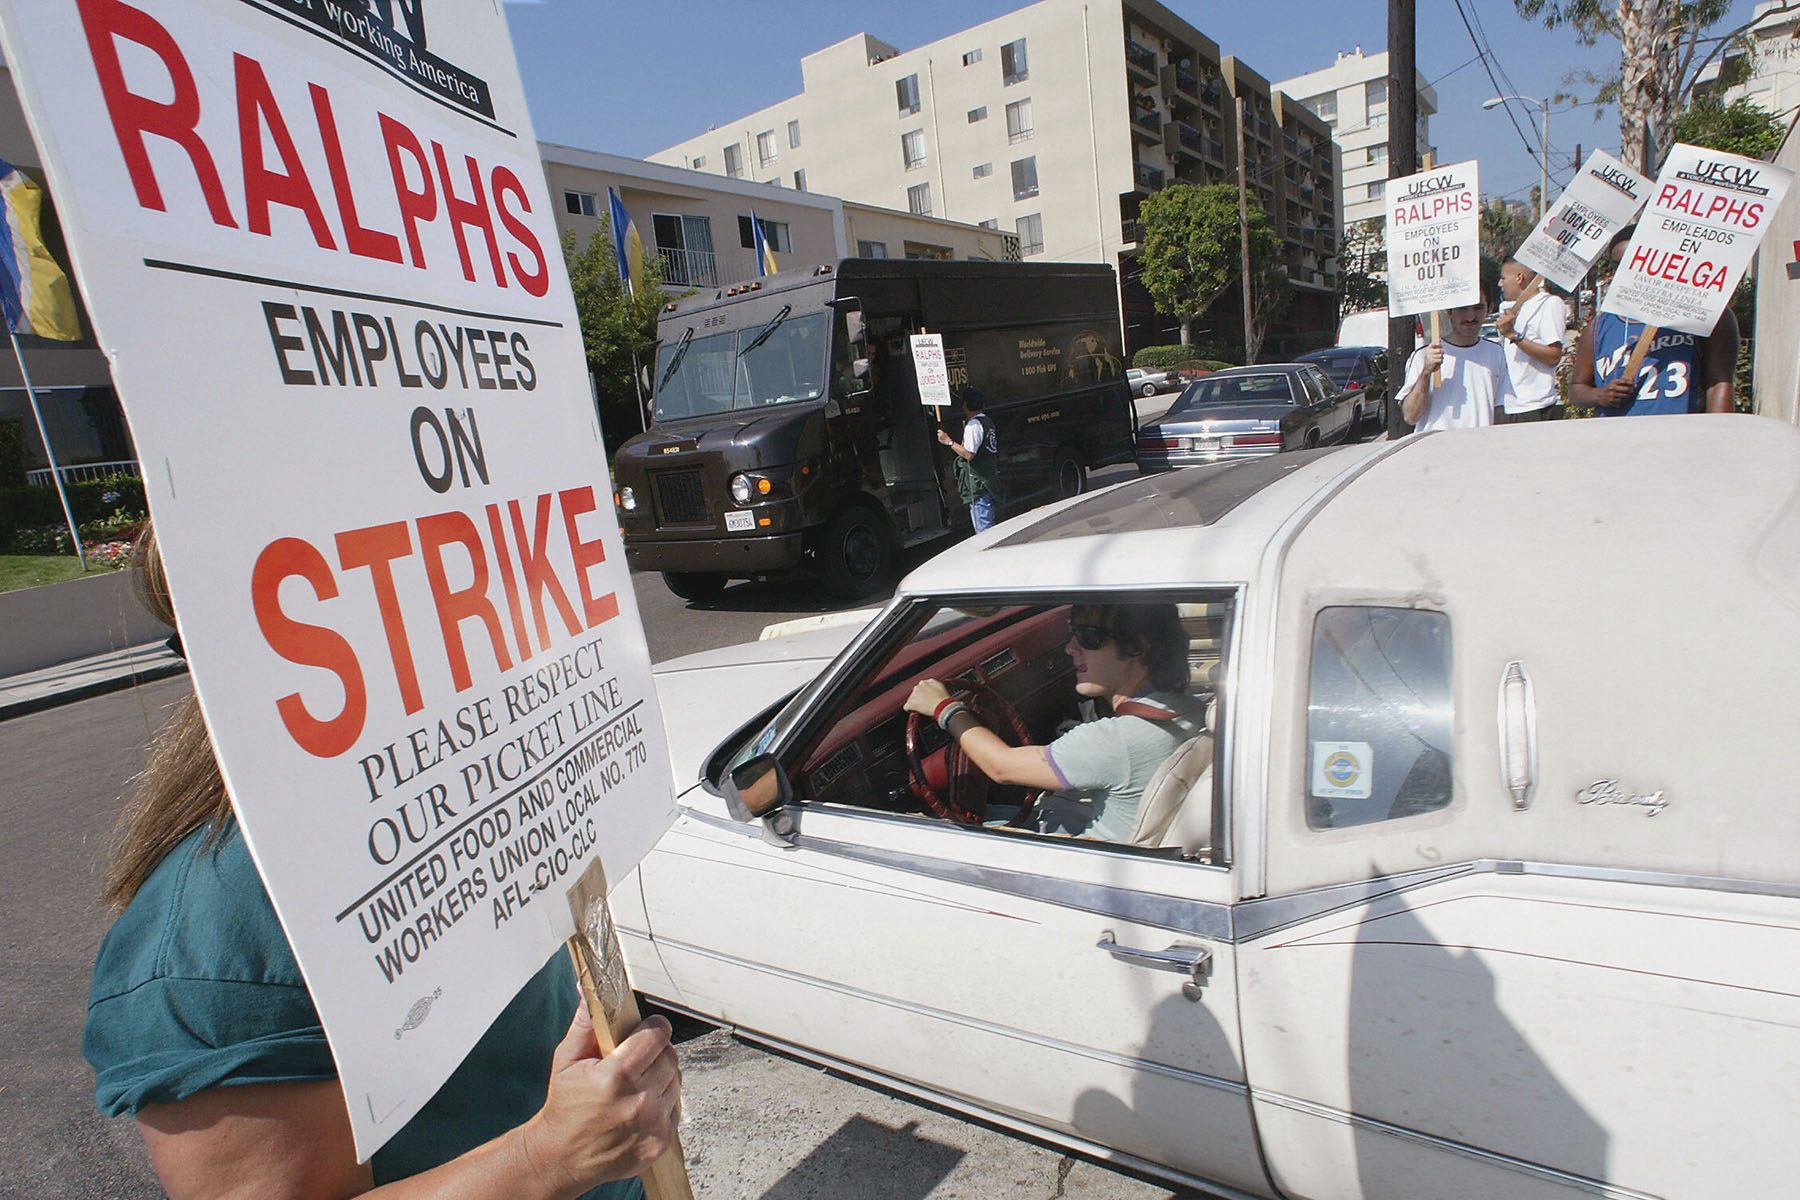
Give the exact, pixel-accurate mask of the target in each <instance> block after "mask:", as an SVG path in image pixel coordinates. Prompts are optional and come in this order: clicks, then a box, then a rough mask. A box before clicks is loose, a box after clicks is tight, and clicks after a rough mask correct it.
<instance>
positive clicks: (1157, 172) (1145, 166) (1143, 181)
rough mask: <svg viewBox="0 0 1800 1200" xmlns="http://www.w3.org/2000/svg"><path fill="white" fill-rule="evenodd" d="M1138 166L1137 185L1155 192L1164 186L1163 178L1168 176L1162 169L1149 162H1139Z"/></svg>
mask: <svg viewBox="0 0 1800 1200" xmlns="http://www.w3.org/2000/svg"><path fill="white" fill-rule="evenodd" d="M1136 166H1137V185H1138V186H1139V187H1140V188H1143V189H1144V190H1145V191H1147V192H1154V191H1156V190H1158V189H1159V188H1161V187H1162V185H1163V180H1164V179H1165V178H1167V176H1166V175H1164V173H1163V172H1162V170H1161V169H1159V168H1157V167H1153V166H1151V165H1150V164H1149V163H1138V164H1136Z"/></svg>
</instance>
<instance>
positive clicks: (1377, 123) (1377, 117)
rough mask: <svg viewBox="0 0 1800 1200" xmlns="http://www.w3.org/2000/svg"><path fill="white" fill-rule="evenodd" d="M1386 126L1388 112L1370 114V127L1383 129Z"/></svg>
mask: <svg viewBox="0 0 1800 1200" xmlns="http://www.w3.org/2000/svg"><path fill="white" fill-rule="evenodd" d="M1386 126H1387V114H1386V113H1385V112H1372V113H1370V114H1369V128H1370V129H1382V128H1385V127H1386Z"/></svg>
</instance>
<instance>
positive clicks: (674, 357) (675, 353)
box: [656, 325, 694, 392]
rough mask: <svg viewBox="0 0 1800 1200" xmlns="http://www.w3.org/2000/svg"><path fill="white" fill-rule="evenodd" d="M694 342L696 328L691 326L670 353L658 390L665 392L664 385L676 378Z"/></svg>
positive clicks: (658, 382)
mask: <svg viewBox="0 0 1800 1200" xmlns="http://www.w3.org/2000/svg"><path fill="white" fill-rule="evenodd" d="M693 340H694V327H693V326H692V325H689V326H688V327H687V332H686V333H684V334H682V335H681V340H680V341H679V342H676V343H675V349H673V350H671V351H670V352H669V365H668V366H667V367H665V368H663V373H662V378H661V379H659V380H657V381H656V390H657V391H658V392H660V391H662V390H663V385H664V384H666V383H668V382H669V380H670V379H672V378H674V375H675V372H677V371H679V370H680V369H681V360H682V359H684V358H686V357H687V352H688V343H689V342H691V341H693Z"/></svg>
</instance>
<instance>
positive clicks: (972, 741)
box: [905, 679, 1063, 790]
mask: <svg viewBox="0 0 1800 1200" xmlns="http://www.w3.org/2000/svg"><path fill="white" fill-rule="evenodd" d="M905 708H906V711H908V712H916V713H919V714H920V715H921V716H923V717H925V718H926V719H927V720H931V721H938V723H939V724H940V725H941V726H943V729H944V732H946V733H948V734H949V735H950V739H951V740H952V741H953V742H955V743H956V744H957V746H958V747H960V748H961V750H962V752H963V753H964V754H966V755H968V756H969V761H970V762H972V763H974V764H975V766H976V767H977V768H979V769H980V771H981V773H982V774H983V775H986V776H987V777H988V778H989V779H991V780H993V781H994V782H995V783H1010V784H1017V785H1019V786H1021V787H1028V788H1042V789H1045V790H1054V789H1056V788H1059V787H1061V786H1063V781H1062V780H1061V779H1059V778H1058V777H1057V774H1056V769H1055V768H1054V767H1052V766H1051V765H1050V760H1049V759H1048V758H1047V757H1045V755H1044V748H1043V747H1042V746H1009V745H1007V744H1006V743H1005V742H1003V741H1001V740H1000V735H999V734H997V733H995V732H994V731H993V730H991V729H989V728H988V727H987V726H985V725H983V724H982V723H981V721H980V720H979V719H977V718H976V716H975V714H974V713H973V712H971V711H970V710H969V708H968V707H967V706H966V705H960V702H958V701H953V700H952V699H951V696H950V689H949V688H947V687H945V686H944V685H943V684H942V683H940V682H939V681H937V680H935V679H921V680H919V682H918V683H916V684H914V685H913V690H912V694H911V695H909V696H907V698H906V704H905ZM940 713H942V714H943V716H944V719H943V720H940V719H939V714H940Z"/></svg>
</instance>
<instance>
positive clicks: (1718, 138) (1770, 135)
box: [1675, 96, 1786, 158]
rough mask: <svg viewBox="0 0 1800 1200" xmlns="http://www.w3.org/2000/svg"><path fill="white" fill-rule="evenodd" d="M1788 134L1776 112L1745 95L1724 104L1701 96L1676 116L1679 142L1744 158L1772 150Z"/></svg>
mask: <svg viewBox="0 0 1800 1200" xmlns="http://www.w3.org/2000/svg"><path fill="white" fill-rule="evenodd" d="M1785 133H1786V130H1784V129H1783V128H1782V125H1781V122H1780V121H1779V120H1778V119H1776V116H1775V114H1774V113H1772V112H1770V111H1768V110H1767V109H1765V108H1762V107H1760V106H1758V105H1756V104H1754V103H1752V102H1751V101H1749V100H1745V99H1742V98H1740V99H1737V100H1733V101H1732V102H1731V103H1730V104H1724V103H1721V102H1720V100H1719V98H1718V97H1717V96H1702V97H1700V98H1699V99H1698V100H1695V101H1694V102H1693V103H1692V104H1690V105H1688V106H1687V107H1686V108H1685V109H1683V110H1682V113H1681V115H1680V116H1679V117H1676V118H1675V140H1676V141H1678V142H1686V143H1688V144H1689V145H1691V146H1705V147H1706V148H1707V149H1709V150H1723V151H1725V152H1726V153H1727V154H1741V155H1743V156H1744V157H1745V158H1762V157H1764V156H1766V155H1768V154H1771V153H1773V152H1774V151H1775V150H1776V149H1777V148H1778V147H1780V145H1781V139H1782V137H1783V136H1784V134H1785Z"/></svg>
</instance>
